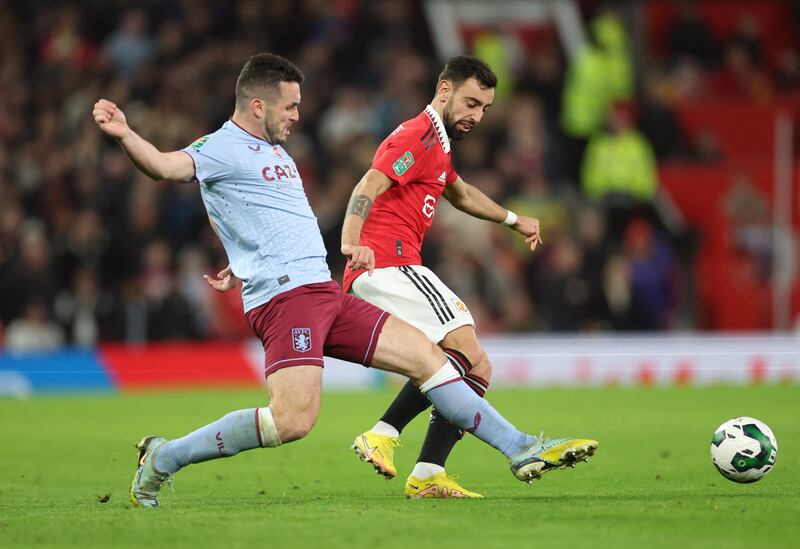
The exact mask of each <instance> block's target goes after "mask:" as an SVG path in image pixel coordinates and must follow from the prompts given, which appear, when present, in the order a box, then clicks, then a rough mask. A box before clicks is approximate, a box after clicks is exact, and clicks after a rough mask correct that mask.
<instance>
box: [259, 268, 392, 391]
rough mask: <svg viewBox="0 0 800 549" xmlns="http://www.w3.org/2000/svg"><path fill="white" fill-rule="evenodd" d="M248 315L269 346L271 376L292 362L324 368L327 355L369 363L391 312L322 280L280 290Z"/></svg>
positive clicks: (266, 348) (266, 368)
mask: <svg viewBox="0 0 800 549" xmlns="http://www.w3.org/2000/svg"><path fill="white" fill-rule="evenodd" d="M245 316H246V317H247V321H248V322H249V323H250V326H251V327H252V328H253V331H254V332H255V333H256V335H257V336H258V337H259V338H260V339H261V342H262V344H263V345H264V357H265V358H264V373H265V376H269V375H270V374H272V373H274V372H276V371H277V370H280V369H281V368H287V367H291V366H309V365H311V366H320V367H322V366H323V360H322V356H323V355H327V356H330V357H334V358H340V359H342V360H347V361H349V362H355V363H357V364H363V365H365V366H369V365H370V363H371V362H372V356H373V355H374V354H375V347H376V345H377V343H378V336H379V335H380V333H381V329H383V324H384V323H385V322H386V320H387V319H388V318H389V313H387V312H386V311H383V310H381V309H379V308H377V307H375V306H374V305H370V304H369V303H367V302H366V301H363V300H361V299H358V298H356V297H353V296H352V295H346V294H343V293H342V290H341V289H340V288H339V285H338V284H336V283H335V282H322V283H318V284H308V285H306V286H300V287H298V288H294V289H293V290H289V291H288V292H284V293H282V294H278V295H276V296H275V297H273V298H272V299H270V300H269V301H268V302H266V303H265V304H263V305H260V306H258V307H255V308H254V309H251V310H250V311H248V312H247V314H246V315H245Z"/></svg>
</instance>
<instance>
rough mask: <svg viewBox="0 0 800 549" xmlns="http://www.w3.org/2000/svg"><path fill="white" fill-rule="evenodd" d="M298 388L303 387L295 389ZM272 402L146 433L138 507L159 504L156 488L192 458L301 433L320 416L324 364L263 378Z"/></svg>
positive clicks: (135, 486)
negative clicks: (184, 431)
mask: <svg viewBox="0 0 800 549" xmlns="http://www.w3.org/2000/svg"><path fill="white" fill-rule="evenodd" d="M297 387H302V388H303V389H302V390H297ZM267 389H268V391H269V395H270V406H268V407H264V408H247V409H244V410H236V411H234V412H230V413H228V414H226V415H225V416H223V417H222V418H220V419H218V420H217V421H214V422H213V423H210V424H208V425H205V426H203V427H201V428H199V429H197V430H196V431H193V432H191V433H189V434H188V435H186V436H183V437H181V438H178V439H174V440H166V439H164V438H162V437H158V436H147V437H144V438H143V439H142V440H141V441H140V442H139V443H138V444H137V445H136V447H137V449H138V450H139V460H138V466H137V470H136V475H135V476H134V479H133V482H132V483H131V491H130V497H131V501H132V502H133V504H134V505H136V506H137V507H158V505H159V503H158V492H159V490H160V489H161V487H162V486H163V484H164V483H167V482H170V483H171V478H172V475H174V474H175V473H177V472H178V471H179V470H180V469H182V468H183V467H186V466H187V465H191V464H193V463H202V462H204V461H208V460H212V459H218V458H223V457H231V456H234V455H236V454H238V453H239V452H243V451H245V450H252V449H254V448H261V447H276V446H279V445H280V444H281V443H283V442H291V441H293V440H298V439H300V438H303V437H304V436H305V435H306V434H307V433H308V432H309V431H310V430H311V428H312V427H313V426H314V423H315V422H316V419H317V416H318V415H319V405H320V395H321V391H322V368H320V367H319V366H295V367H292V368H284V369H282V370H278V371H276V372H274V373H273V374H271V375H270V376H269V377H268V378H267Z"/></svg>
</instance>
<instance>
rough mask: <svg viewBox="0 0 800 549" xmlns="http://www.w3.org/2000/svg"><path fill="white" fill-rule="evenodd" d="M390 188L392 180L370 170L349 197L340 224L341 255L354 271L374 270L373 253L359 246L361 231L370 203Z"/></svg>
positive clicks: (370, 206) (368, 248)
mask: <svg viewBox="0 0 800 549" xmlns="http://www.w3.org/2000/svg"><path fill="white" fill-rule="evenodd" d="M391 186H392V180H391V179H389V178H388V177H386V175H385V174H383V173H381V172H379V171H378V170H376V169H370V170H368V171H367V173H366V174H364V177H362V178H361V181H359V182H358V185H356V186H355V188H354V189H353V193H352V194H351V195H350V203H349V204H348V205H347V213H345V216H344V223H343V224H342V255H344V256H345V257H347V258H348V259H349V260H350V261H349V263H348V266H349V267H350V269H352V270H354V271H356V270H358V269H367V270H369V271H370V274H371V273H372V269H374V268H375V253H374V252H373V251H372V249H371V248H370V247H369V246H359V245H358V243H359V242H360V241H361V229H362V228H363V227H364V222H365V221H366V220H367V216H368V215H369V211H370V209H371V208H372V202H373V201H374V200H375V198H376V197H377V196H378V195H380V194H381V193H383V192H385V191H386V190H387V189H388V188H389V187H391Z"/></svg>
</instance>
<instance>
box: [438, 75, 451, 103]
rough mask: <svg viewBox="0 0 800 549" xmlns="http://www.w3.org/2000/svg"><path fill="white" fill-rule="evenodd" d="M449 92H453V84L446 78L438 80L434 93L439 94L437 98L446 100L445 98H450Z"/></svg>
mask: <svg viewBox="0 0 800 549" xmlns="http://www.w3.org/2000/svg"><path fill="white" fill-rule="evenodd" d="M451 93H453V84H451V83H450V82H449V81H448V80H440V81H439V86H438V88H437V89H436V95H437V96H439V99H441V100H442V101H444V102H447V100H448V99H450V94H451Z"/></svg>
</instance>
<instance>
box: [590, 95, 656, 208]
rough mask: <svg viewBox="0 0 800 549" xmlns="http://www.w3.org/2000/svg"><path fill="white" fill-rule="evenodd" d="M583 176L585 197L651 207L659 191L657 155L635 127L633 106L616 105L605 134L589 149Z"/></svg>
mask: <svg viewBox="0 0 800 549" xmlns="http://www.w3.org/2000/svg"><path fill="white" fill-rule="evenodd" d="M581 172H582V176H583V178H582V186H583V192H584V194H585V195H586V196H587V197H588V198H590V199H591V200H595V201H602V202H607V203H621V204H622V205H628V204H630V205H636V204H641V203H649V202H651V201H652V200H653V198H654V197H655V193H656V190H657V187H658V175H657V173H656V164H655V155H654V154H653V149H652V147H651V146H650V144H649V143H648V142H647V140H646V139H645V138H644V136H642V134H641V133H639V132H638V131H637V130H636V128H635V127H634V125H633V106H632V105H631V104H629V103H616V104H615V105H614V107H613V108H612V109H611V112H610V113H609V116H608V129H607V131H606V132H602V133H598V134H596V135H595V136H594V137H593V138H592V139H591V141H590V142H589V146H588V147H587V149H586V157H585V158H584V162H583V166H582V167H581Z"/></svg>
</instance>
